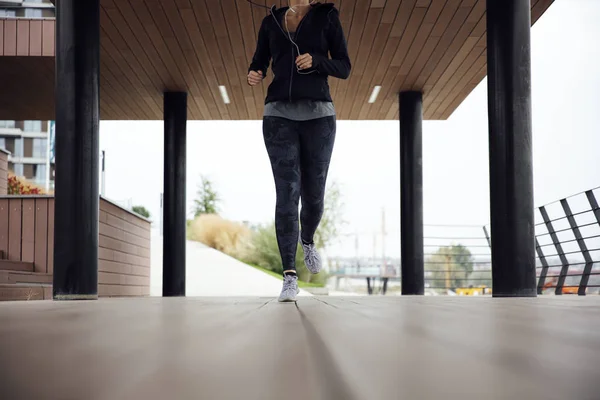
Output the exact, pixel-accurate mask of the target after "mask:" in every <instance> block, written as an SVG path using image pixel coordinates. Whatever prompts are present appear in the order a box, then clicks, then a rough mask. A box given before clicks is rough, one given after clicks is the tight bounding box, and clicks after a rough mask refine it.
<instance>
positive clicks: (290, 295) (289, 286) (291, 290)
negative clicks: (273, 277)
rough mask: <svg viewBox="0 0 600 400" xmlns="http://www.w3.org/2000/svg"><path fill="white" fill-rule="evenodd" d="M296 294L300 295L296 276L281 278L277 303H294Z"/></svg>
mask: <svg viewBox="0 0 600 400" xmlns="http://www.w3.org/2000/svg"><path fill="white" fill-rule="evenodd" d="M298 293H300V289H298V277H297V276H296V275H285V276H284V277H283V288H282V289H281V294H280V295H279V301H280V302H290V301H296V295H297V294H298Z"/></svg>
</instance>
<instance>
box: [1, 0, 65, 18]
mask: <svg viewBox="0 0 600 400" xmlns="http://www.w3.org/2000/svg"><path fill="white" fill-rule="evenodd" d="M55 15H56V14H55V12H54V4H52V2H51V1H50V0H27V1H23V0H3V1H0V17H5V18H6V17H8V18H10V17H14V18H53V17H55Z"/></svg>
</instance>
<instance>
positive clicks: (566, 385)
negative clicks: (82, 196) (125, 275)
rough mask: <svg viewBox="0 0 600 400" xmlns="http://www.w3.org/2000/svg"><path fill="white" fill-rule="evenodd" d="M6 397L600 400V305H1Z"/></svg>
mask: <svg viewBox="0 0 600 400" xmlns="http://www.w3.org/2000/svg"><path fill="white" fill-rule="evenodd" d="M0 321H2V323H0V360H2V364H1V366H2V371H0V390H1V393H2V396H0V397H2V398H3V399H10V400H13V399H17V400H18V399H25V400H30V399H35V400H44V399H107V400H108V399H110V400H119V399H127V400H132V399H209V400H213V399H215V400H221V399H236V400H237V399H243V400H253V399H256V400H288V399H289V400H296V399H297V400H300V399H302V400H307V399H318V400H338V399H340V400H354V399H367V400H378V399H409V400H412V399H415V400H427V399H477V400H481V399H511V400H512V399H528V400H529V399H544V400H546V399H557V400H565V399H578V400H582V399H583V400H588V399H589V400H598V399H599V398H600V368H599V365H600V334H599V332H600V297H588V298H579V297H567V296H564V297H544V298H538V299H492V298H459V297H452V298H450V297H412V298H411V297H393V298H392V297H381V296H377V297H352V298H318V297H307V298H304V299H302V300H301V301H299V302H298V304H297V306H296V305H294V304H278V303H276V302H274V301H272V299H270V298H247V299H243V298H228V299H219V298H208V297H203V298H171V299H162V298H146V299H106V300H99V301H93V302H49V301H39V302H15V303H3V304H0Z"/></svg>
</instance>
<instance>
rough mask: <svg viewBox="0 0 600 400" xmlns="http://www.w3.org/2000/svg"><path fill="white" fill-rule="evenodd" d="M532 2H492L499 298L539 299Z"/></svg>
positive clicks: (494, 233) (492, 184)
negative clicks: (532, 116)
mask: <svg viewBox="0 0 600 400" xmlns="http://www.w3.org/2000/svg"><path fill="white" fill-rule="evenodd" d="M530 7H531V4H530V0H487V56H488V113H489V131H490V132H489V135H490V200H491V207H490V209H491V210H490V211H491V225H492V279H493V289H492V291H493V295H494V296H495V297H525V296H526V297H535V296H536V282H535V280H536V277H535V234H534V214H533V169H532V150H531V51H530V30H531V9H530Z"/></svg>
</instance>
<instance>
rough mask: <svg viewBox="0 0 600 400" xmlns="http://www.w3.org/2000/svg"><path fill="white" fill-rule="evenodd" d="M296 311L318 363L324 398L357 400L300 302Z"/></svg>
mask: <svg viewBox="0 0 600 400" xmlns="http://www.w3.org/2000/svg"><path fill="white" fill-rule="evenodd" d="M325 304H327V303H325ZM296 309H297V310H298V313H299V314H300V320H301V321H302V325H303V326H304V330H305V331H306V337H307V341H308V346H309V348H310V352H311V353H312V356H313V357H312V358H313V359H314V360H315V361H316V362H315V367H316V368H315V369H316V372H317V376H318V379H319V380H320V386H321V388H322V395H323V396H322V398H324V399H344V400H356V396H355V395H354V393H352V390H351V388H350V385H348V382H346V380H345V379H344V377H343V376H342V374H341V373H340V368H339V367H338V366H337V365H336V363H335V360H334V359H333V356H332V355H331V352H330V351H329V349H328V348H327V345H326V344H325V342H324V341H323V339H322V338H321V335H319V333H318V332H317V330H316V329H315V327H314V326H313V324H312V323H311V322H310V321H309V320H308V318H307V317H306V315H305V314H304V312H303V311H302V309H300V307H299V306H298V302H296Z"/></svg>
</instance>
